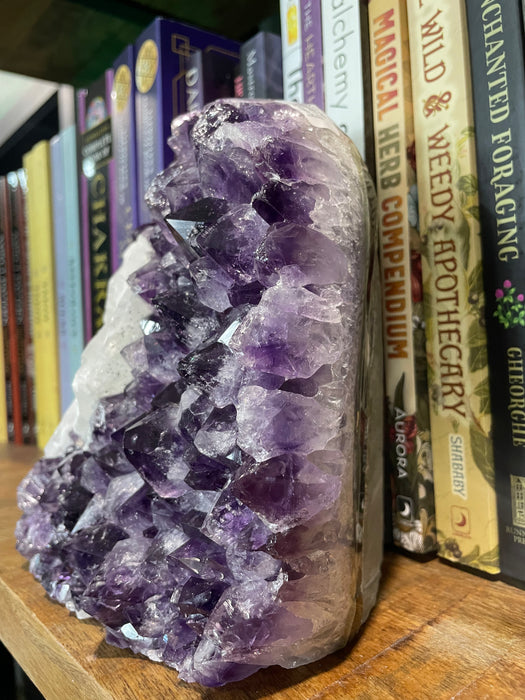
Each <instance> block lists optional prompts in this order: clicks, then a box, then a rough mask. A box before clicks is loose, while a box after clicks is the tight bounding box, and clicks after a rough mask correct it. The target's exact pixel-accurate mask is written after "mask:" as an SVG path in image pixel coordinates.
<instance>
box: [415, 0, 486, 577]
mask: <svg viewBox="0 0 525 700" xmlns="http://www.w3.org/2000/svg"><path fill="white" fill-rule="evenodd" d="M407 9H408V19H409V37H410V56H411V67H412V84H413V97H414V122H415V130H416V153H417V179H418V192H419V216H420V231H421V236H422V242H423V256H422V270H423V282H424V295H425V320H426V332H427V362H428V373H429V387H430V391H429V397H430V405H431V431H432V447H433V455H434V476H435V494H436V520H437V528H438V543H439V546H440V549H439V554H440V555H441V556H443V557H445V558H447V559H449V560H450V561H453V562H457V563H461V564H464V565H468V566H471V567H473V568H476V569H481V570H484V571H486V572H488V573H497V572H498V571H499V556H498V535H497V520H496V497H495V491H494V462H493V454H492V441H491V423H492V421H491V413H490V398H489V388H488V366H487V362H488V361H487V349H486V331H485V325H484V301H483V282H482V262H481V245H480V226H479V202H478V186H477V171H476V157H475V143H474V120H473V110H472V93H471V82H470V61H469V52H468V35H467V24H466V15H465V7H464V3H463V2H444V1H443V0H419V1H418V2H409V3H408V4H407Z"/></svg>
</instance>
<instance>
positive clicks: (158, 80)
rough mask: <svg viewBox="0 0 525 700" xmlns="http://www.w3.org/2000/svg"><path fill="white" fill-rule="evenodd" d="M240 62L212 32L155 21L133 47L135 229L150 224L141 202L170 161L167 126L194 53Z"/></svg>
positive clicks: (232, 45) (230, 44)
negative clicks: (135, 146) (135, 149)
mask: <svg viewBox="0 0 525 700" xmlns="http://www.w3.org/2000/svg"><path fill="white" fill-rule="evenodd" d="M198 49H200V50H201V51H202V52H203V54H209V55H213V54H215V55H225V54H230V55H232V56H237V58H238V56H239V51H240V44H239V43H238V42H236V41H232V40H231V39H225V38H224V37H221V36H219V35H217V34H213V33H212V32H207V31H204V30H202V29H197V28H195V27H190V26H188V25H185V24H182V23H180V22H174V21H172V20H167V19H163V18H160V17H157V19H155V20H154V21H153V22H152V23H151V24H150V26H149V27H147V28H146V29H145V30H144V31H143V32H142V34H141V35H140V36H139V38H138V39H137V41H136V43H135V51H136V55H135V87H136V92H135V110H136V129H137V171H138V200H139V224H146V223H148V222H149V221H151V215H150V212H149V209H148V207H147V205H146V203H145V200H144V197H145V195H146V192H147V191H148V189H149V186H150V185H151V182H152V180H153V178H154V177H155V175H157V174H158V173H159V172H161V171H162V170H164V169H165V168H166V167H167V166H168V165H169V164H170V163H171V162H172V161H173V152H172V150H171V148H170V147H169V146H168V137H169V136H170V134H171V122H172V120H173V118H174V117H176V116H178V115H179V114H182V113H184V112H185V111H186V71H187V68H188V61H189V58H190V56H191V54H192V52H194V51H195V50H198Z"/></svg>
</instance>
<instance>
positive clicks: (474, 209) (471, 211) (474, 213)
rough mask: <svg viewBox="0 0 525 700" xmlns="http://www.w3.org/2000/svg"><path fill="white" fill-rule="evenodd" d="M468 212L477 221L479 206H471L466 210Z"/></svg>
mask: <svg viewBox="0 0 525 700" xmlns="http://www.w3.org/2000/svg"><path fill="white" fill-rule="evenodd" d="M468 212H469V214H471V215H472V216H473V217H474V218H475V219H476V221H479V206H477V205H476V204H473V205H472V206H471V207H469V208H468Z"/></svg>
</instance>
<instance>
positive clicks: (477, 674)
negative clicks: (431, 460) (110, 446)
mask: <svg viewBox="0 0 525 700" xmlns="http://www.w3.org/2000/svg"><path fill="white" fill-rule="evenodd" d="M277 11H278V2H277V0H263V1H262V2H260V3H257V4H256V5H253V4H252V5H250V10H249V13H247V12H246V3H244V2H243V0H230V1H229V2H225V1H223V0H202V1H201V2H199V3H195V2H190V1H189V0H182V2H179V3H177V7H176V12H177V18H178V19H180V20H182V21H187V22H189V23H193V24H198V25H200V26H202V27H204V28H210V29H213V30H215V31H218V32H221V33H224V34H227V35H229V36H231V37H234V38H239V39H242V38H247V37H248V36H249V35H250V34H252V33H253V32H254V31H255V30H256V27H257V25H258V24H259V23H260V21H261V20H262V19H263V18H265V17H267V16H268V15H271V14H275V13H276V12H277ZM171 13H173V2H172V0H148V1H147V2H142V1H141V0H134V1H132V2H128V1H126V0H95V1H94V2H87V0H30V2H29V3H28V9H27V12H24V13H17V12H16V10H15V9H14V8H13V5H12V4H8V3H3V4H2V7H1V8H0V23H1V26H2V28H3V30H4V37H5V41H4V42H2V45H1V46H0V69H2V70H8V71H13V72H17V73H21V74H24V75H31V76H34V77H37V78H42V79H46V80H52V81H56V82H57V83H63V82H66V83H71V84H73V85H76V86H80V85H83V84H85V83H88V82H90V81H91V80H93V79H94V78H95V77H97V76H98V75H99V74H100V73H101V71H102V70H103V69H104V68H105V67H106V66H107V65H109V64H110V63H111V62H112V60H113V59H114V58H115V56H116V55H117V54H118V53H119V51H120V50H121V49H122V48H123V47H124V46H125V45H126V44H127V43H128V42H130V41H132V40H133V39H134V38H135V37H136V35H137V34H138V33H139V31H140V30H141V29H142V28H143V27H144V26H146V25H147V24H148V23H149V22H150V21H151V19H152V17H153V16H155V15H157V14H164V15H169V14H171ZM18 15H21V16H18ZM28 17H31V19H29V20H28ZM88 37H89V39H88ZM10 42H11V43H10ZM0 97H1V95H0ZM55 109H56V108H55ZM37 457H38V452H37V451H36V450H35V449H32V448H19V447H12V446H3V447H0V548H1V551H0V616H1V619H2V623H1V624H0V640H1V641H2V642H3V643H4V644H5V645H6V647H7V648H8V649H9V650H10V652H11V653H12V654H13V656H14V657H15V658H16V659H17V660H18V662H19V663H20V664H21V666H22V667H23V668H24V669H25V671H26V672H27V673H28V675H29V676H30V677H31V678H32V679H33V680H34V682H35V683H36V685H37V686H38V687H39V688H40V690H41V691H42V692H43V694H44V695H45V697H46V698H49V699H50V700H53V699H55V698H56V699H57V700H63V698H66V697H72V698H73V697H75V698H86V699H87V698H89V699H90V700H91V699H92V698H93V699H96V700H98V699H99V698H100V699H104V700H109V699H110V698H113V699H115V700H121V699H124V698H126V699H128V698H129V699H132V698H133V699H134V698H142V697H152V698H157V697H159V698H160V697H162V698H181V699H183V700H196V699H197V698H202V699H203V700H213V699H214V698H217V699H219V698H224V699H226V700H252V699H255V698H274V699H275V700H292V699H293V700H295V699H296V698H297V699H298V700H307V699H311V700H313V699H314V698H315V699H316V700H332V699H335V700H337V699H338V698H341V699H347V698H350V697H361V698H373V699H374V700H375V699H376V698H399V697H403V698H407V699H410V698H417V699H418V700H419V699H420V698H432V700H434V699H435V698H452V697H456V696H460V697H461V698H476V699H477V698H482V697H490V698H492V697H498V698H517V697H524V695H523V694H524V692H525V691H524V688H525V660H524V659H523V656H522V654H521V650H522V649H523V644H524V642H525V620H524V619H523V618H522V616H520V614H519V611H520V610H521V609H522V608H523V605H524V603H525V591H521V590H519V589H516V588H513V587H510V586H508V585H506V584H505V583H502V582H499V581H498V582H497V581H492V580H488V579H484V578H481V577H478V576H475V575H473V574H468V573H465V572H463V571H459V570H458V569H455V568H453V567H451V566H448V565H446V564H444V563H443V562H440V561H438V560H437V559H434V560H431V561H428V562H426V563H422V562H418V561H415V560H412V559H410V558H408V557H406V556H403V555H400V554H397V553H395V552H387V553H386V556H385V562H384V567H383V578H382V583H381V588H380V594H379V601H378V604H377V606H376V608H375V609H374V611H373V613H372V615H371V618H370V620H369V621H368V623H367V624H366V626H365V627H364V629H363V630H362V632H361V633H360V634H359V636H358V638H357V639H356V640H355V641H354V642H352V643H351V644H350V645H348V646H347V647H346V648H345V649H344V650H342V651H340V652H337V653H335V654H332V655H331V656H329V657H327V658H326V659H323V660H321V661H319V662H317V663H314V664H311V665H309V666H305V667H301V668H298V669H294V670H284V669H280V668H272V669H268V670H266V671H261V672H259V673H258V674H256V675H255V676H253V677H252V678H250V679H247V680H246V681H243V682H241V683H237V684H234V685H232V686H227V687H225V688H222V689H218V690H209V689H204V688H202V687H199V686H192V685H189V684H186V683H183V682H180V681H178V679H177V674H176V672H175V671H173V670H170V669H168V668H165V667H162V666H159V665H156V664H154V663H152V662H149V661H147V660H145V659H143V658H142V657H137V656H134V655H132V654H131V653H129V652H127V651H123V650H119V649H116V648H114V647H110V646H108V645H107V644H105V642H104V640H103V632H102V628H101V627H100V626H99V625H98V624H97V623H94V622H91V621H78V620H76V618H75V617H74V616H71V615H70V614H69V613H68V612H67V610H65V609H64V608H63V607H62V606H60V605H58V604H56V603H53V602H52V601H50V600H49V599H48V598H47V597H46V594H45V593H44V591H43V589H42V588H41V586H40V585H39V584H38V583H37V582H36V581H35V580H34V579H33V577H32V576H31V574H30V573H29V572H28V568H27V563H26V562H25V560H24V559H23V558H22V557H21V556H20V555H19V554H18V553H17V552H16V550H15V548H14V537H13V530H14V527H15V523H16V520H17V519H18V517H19V515H20V514H19V512H18V511H17V509H16V504H15V491H16V486H17V485H18V483H19V482H20V480H21V479H22V477H23V476H24V474H25V473H26V472H27V470H28V469H29V468H30V466H31V464H32V463H33V462H34V460H35V459H36V458H37Z"/></svg>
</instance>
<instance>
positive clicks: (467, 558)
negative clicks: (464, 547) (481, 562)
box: [459, 545, 480, 565]
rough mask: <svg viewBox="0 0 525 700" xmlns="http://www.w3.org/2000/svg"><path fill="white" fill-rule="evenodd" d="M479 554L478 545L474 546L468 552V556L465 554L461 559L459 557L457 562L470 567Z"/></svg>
mask: <svg viewBox="0 0 525 700" xmlns="http://www.w3.org/2000/svg"><path fill="white" fill-rule="evenodd" d="M479 553H480V549H479V545H476V546H475V547H474V549H473V550H472V551H471V552H469V553H468V554H465V556H463V557H460V559H459V561H460V562H461V563H462V564H465V565H467V564H470V565H472V564H473V563H474V562H475V561H476V559H478V557H479Z"/></svg>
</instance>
